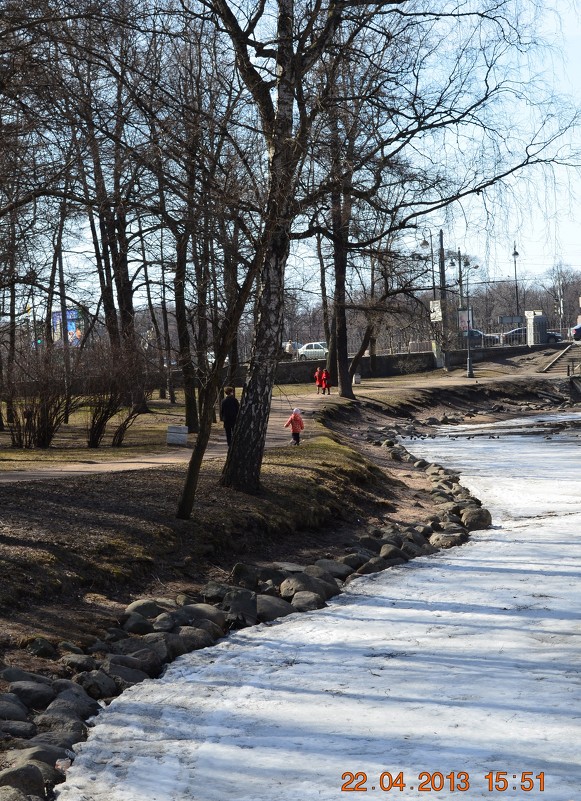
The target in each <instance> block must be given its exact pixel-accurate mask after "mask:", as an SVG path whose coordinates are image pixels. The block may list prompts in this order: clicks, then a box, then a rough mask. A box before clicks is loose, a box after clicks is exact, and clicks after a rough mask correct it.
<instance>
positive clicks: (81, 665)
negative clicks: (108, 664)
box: [61, 654, 99, 673]
mask: <svg viewBox="0 0 581 801" xmlns="http://www.w3.org/2000/svg"><path fill="white" fill-rule="evenodd" d="M61 662H62V664H63V665H66V666H67V667H69V668H71V669H72V670H74V671H76V672H77V673H80V671H81V670H97V668H98V667H99V664H98V662H97V660H96V659H93V657H92V656H86V655H85V654H65V655H64V656H63V657H62V658H61Z"/></svg>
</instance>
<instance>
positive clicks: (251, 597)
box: [222, 589, 258, 628]
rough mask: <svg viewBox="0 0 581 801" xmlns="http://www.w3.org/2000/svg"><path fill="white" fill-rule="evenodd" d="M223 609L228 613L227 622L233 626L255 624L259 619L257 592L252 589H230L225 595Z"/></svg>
mask: <svg viewBox="0 0 581 801" xmlns="http://www.w3.org/2000/svg"><path fill="white" fill-rule="evenodd" d="M222 609H223V610H224V612H225V613H226V622H227V623H228V625H229V626H230V627H231V628H240V627H243V626H254V625H255V624H256V623H257V621H258V608H257V602H256V593H255V592H252V591H251V590H245V589H235V590H230V592H229V593H228V594H227V595H225V596H224V600H223V601H222Z"/></svg>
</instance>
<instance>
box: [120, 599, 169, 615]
mask: <svg viewBox="0 0 581 801" xmlns="http://www.w3.org/2000/svg"><path fill="white" fill-rule="evenodd" d="M165 611H166V610H165V609H164V608H163V607H162V606H160V605H159V604H158V602H157V601H154V600H153V598H141V599H140V600H139V601H133V603H131V604H129V606H127V607H126V608H125V615H126V616H127V617H131V615H133V614H138V615H141V617H145V618H154V617H157V616H158V615H161V613H162V612H165Z"/></svg>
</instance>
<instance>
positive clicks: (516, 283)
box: [512, 242, 520, 324]
mask: <svg viewBox="0 0 581 801" xmlns="http://www.w3.org/2000/svg"><path fill="white" fill-rule="evenodd" d="M518 256H519V253H518V250H517V249H516V242H515V243H514V250H513V251H512V258H513V260H514V298H515V300H516V316H517V317H518V318H519V319H518V323H519V324H520V309H519V305H518V279H517V275H516V260H517V259H518Z"/></svg>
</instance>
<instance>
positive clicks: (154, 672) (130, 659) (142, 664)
mask: <svg viewBox="0 0 581 801" xmlns="http://www.w3.org/2000/svg"><path fill="white" fill-rule="evenodd" d="M111 665H123V667H126V668H131V670H137V671H139V672H140V673H145V674H146V675H147V676H148V677H149V678H152V679H154V678H156V677H157V676H159V674H160V672H161V668H162V663H161V660H160V659H158V657H157V656H156V654H155V653H154V651H152V650H151V649H150V648H143V649H141V650H140V651H134V652H133V653H132V654H131V655H129V654H111V655H110V656H108V657H107V658H106V659H105V661H104V663H103V666H104V669H105V670H106V671H107V673H109V670H107V666H109V667H110V666H111Z"/></svg>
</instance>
